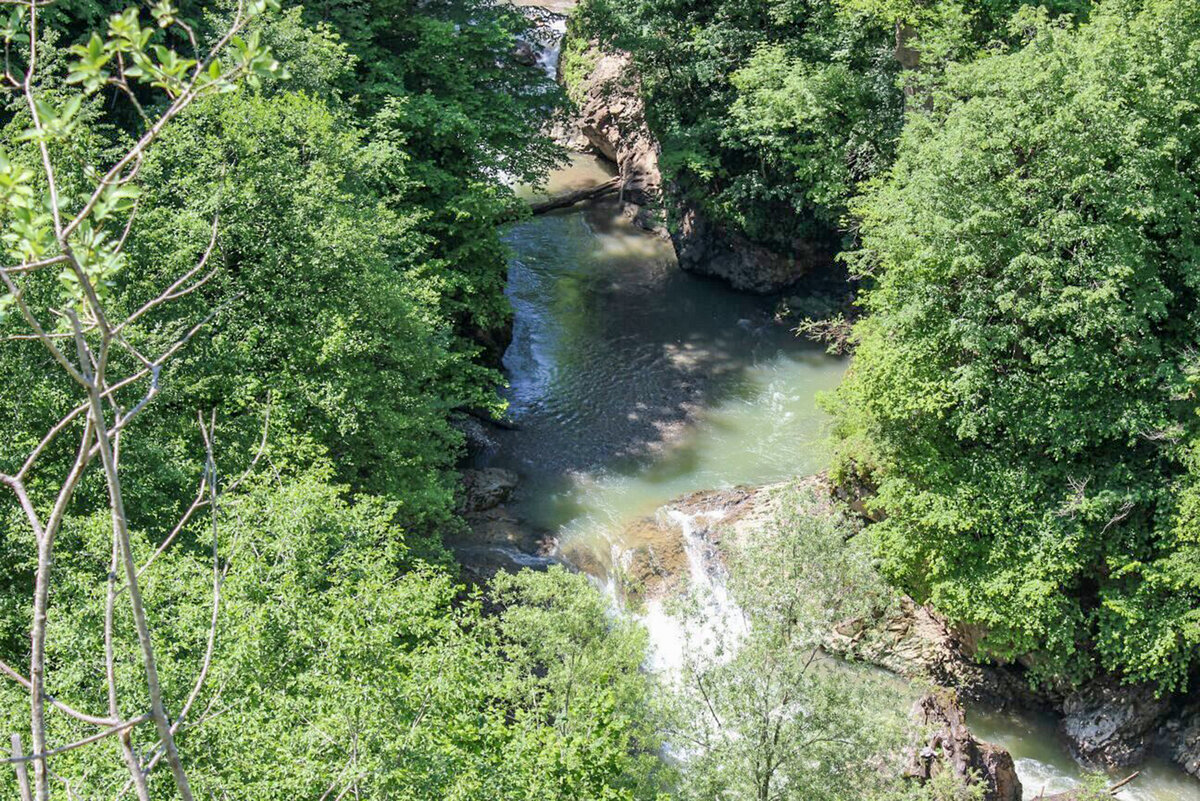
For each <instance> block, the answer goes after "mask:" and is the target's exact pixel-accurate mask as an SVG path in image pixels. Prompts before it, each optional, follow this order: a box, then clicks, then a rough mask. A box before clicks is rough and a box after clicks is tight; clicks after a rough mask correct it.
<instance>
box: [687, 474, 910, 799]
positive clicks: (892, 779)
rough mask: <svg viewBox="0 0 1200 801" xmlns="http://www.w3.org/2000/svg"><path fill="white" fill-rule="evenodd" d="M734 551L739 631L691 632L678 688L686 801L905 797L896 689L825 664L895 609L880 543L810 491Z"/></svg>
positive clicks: (785, 500)
mask: <svg viewBox="0 0 1200 801" xmlns="http://www.w3.org/2000/svg"><path fill="white" fill-rule="evenodd" d="M773 503H774V504H776V508H777V512H776V515H775V517H774V518H773V519H772V520H771V521H770V522H769V523H767V524H765V525H763V526H761V527H759V528H756V533H755V535H754V537H753V538H752V539H747V541H745V542H736V543H734V544H733V547H732V552H731V553H730V554H729V573H730V584H729V588H730V593H731V595H732V597H734V598H736V599H737V602H738V605H739V607H740V610H741V616H742V620H741V625H734V626H730V627H729V628H728V629H724V628H722V627H719V626H718V627H716V629H715V631H712V629H713V627H711V626H709V627H702V626H695V625H693V626H691V630H692V631H693V632H699V633H700V634H699V635H695V634H694V635H693V641H692V642H691V643H690V644H689V648H688V658H687V660H686V664H685V666H684V669H683V671H682V673H681V675H680V676H679V678H678V686H677V691H678V710H677V720H678V724H677V728H676V729H674V730H673V731H672V732H671V734H670V736H669V740H670V742H671V743H672V746H673V749H674V750H675V752H676V753H677V754H678V755H679V759H680V761H681V763H682V765H681V768H682V770H681V773H682V782H681V796H682V797H683V798H688V799H696V801H708V799H714V798H720V799H758V801H773V800H774V799H781V800H783V799H829V800H830V801H838V800H840V799H845V798H882V797H885V796H887V795H889V794H891V793H893V792H895V793H899V792H901V788H900V786H899V781H898V778H897V775H896V773H897V772H896V771H895V770H894V768H895V766H894V765H892V764H890V761H891V759H892V757H893V756H894V755H895V753H896V752H897V751H898V749H899V747H900V745H901V743H902V742H903V733H904V726H903V714H902V712H899V711H898V710H897V709H896V705H894V704H887V703H885V702H882V701H881V699H885V698H889V697H895V696H896V695H897V694H902V693H901V692H900V691H899V690H898V689H897V688H896V687H894V686H892V687H888V680H886V679H882V678H880V677H879V676H877V675H874V674H870V673H867V672H866V671H863V670H859V669H857V668H855V667H854V666H851V665H846V664H842V663H838V662H836V661H833V660H831V659H830V658H829V657H827V656H825V655H824V654H823V653H822V650H821V646H822V643H823V642H824V641H825V639H826V637H827V636H828V633H829V631H831V630H832V628H833V627H834V626H835V625H837V624H838V623H841V622H843V621H844V620H846V619H848V618H852V617H855V616H857V615H860V614H867V613H869V612H871V611H874V609H875V607H876V606H877V605H879V604H884V603H887V600H888V598H889V597H890V595H889V591H888V590H887V588H886V586H885V585H884V584H883V583H882V580H881V578H880V577H879V575H878V574H877V573H876V571H875V568H874V564H873V557H872V555H871V552H870V549H869V545H868V543H866V542H865V541H864V540H863V539H862V538H861V537H860V536H858V526H857V525H856V524H855V523H854V522H853V521H852V520H851V519H850V518H849V517H847V516H845V514H844V513H843V512H842V511H840V510H838V509H836V508H832V507H830V506H829V505H828V502H824V503H823V502H820V501H818V500H817V498H816V497H815V495H814V494H813V493H812V491H811V490H799V491H797V490H788V491H785V492H781V493H779V495H778V496H777V497H776V498H774V499H773Z"/></svg>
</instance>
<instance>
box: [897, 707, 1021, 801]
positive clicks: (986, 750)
mask: <svg viewBox="0 0 1200 801" xmlns="http://www.w3.org/2000/svg"><path fill="white" fill-rule="evenodd" d="M913 717H914V718H915V719H916V722H917V723H918V725H920V726H921V730H922V735H921V739H920V741H919V742H918V743H917V745H915V746H914V747H913V748H912V749H911V751H910V754H909V759H908V764H907V766H906V767H905V775H906V776H908V777H909V778H911V779H915V780H916V781H918V782H921V783H924V782H927V781H929V780H930V779H932V778H933V777H935V776H937V775H938V774H940V773H942V772H943V771H951V772H952V773H953V774H954V775H955V776H957V777H958V778H959V779H961V780H962V781H963V782H964V783H966V784H968V785H982V787H983V801H1021V796H1022V790H1021V780H1020V779H1018V778H1017V769H1016V766H1015V765H1014V763H1013V758H1012V755H1011V754H1009V753H1008V751H1006V750H1005V749H1003V748H1001V747H1000V746H998V745H993V744H991V743H985V742H981V741H980V740H977V739H976V738H975V735H973V734H972V733H971V730H970V729H969V728H967V723H966V716H965V714H964V713H963V709H962V706H961V705H960V704H959V703H958V699H957V698H956V697H955V696H954V694H953V693H952V692H949V691H946V690H939V691H935V692H932V693H930V694H928V695H926V696H924V697H923V698H921V699H920V700H919V701H917V703H916V704H915V705H914V707H913Z"/></svg>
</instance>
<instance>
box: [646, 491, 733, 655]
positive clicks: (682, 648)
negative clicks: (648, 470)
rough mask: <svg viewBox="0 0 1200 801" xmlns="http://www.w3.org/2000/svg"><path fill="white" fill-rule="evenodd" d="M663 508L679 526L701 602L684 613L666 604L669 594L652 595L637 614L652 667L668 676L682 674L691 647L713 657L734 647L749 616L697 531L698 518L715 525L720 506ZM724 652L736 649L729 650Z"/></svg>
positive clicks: (691, 595)
mask: <svg viewBox="0 0 1200 801" xmlns="http://www.w3.org/2000/svg"><path fill="white" fill-rule="evenodd" d="M660 514H662V515H663V516H665V517H666V518H667V520H668V522H669V523H670V524H672V525H674V526H677V527H678V528H679V531H680V533H681V535H682V537H683V547H684V553H685V554H686V555H687V567H688V576H687V578H688V583H687V590H686V592H687V596H688V599H689V600H690V601H691V602H692V603H694V604H697V605H698V607H699V608H698V609H697V610H696V612H695V613H694V614H691V615H688V616H682V615H679V614H677V613H673V612H672V611H671V610H670V609H669V608H668V607H669V604H670V599H664V598H652V599H650V600H649V601H647V602H646V604H645V610H644V611H643V612H641V613H640V614H638V615H637V617H638V619H640V620H641V621H642V624H643V625H644V626H645V627H646V629H647V630H648V631H649V633H650V643H651V648H652V651H651V654H650V664H649V668H650V669H651V670H653V671H654V672H656V673H663V674H666V675H667V676H671V675H672V674H678V672H679V671H680V669H681V668H682V667H683V665H684V660H685V659H686V658H687V656H688V653H689V651H692V650H696V649H698V650H699V651H701V653H702V655H703V656H706V657H712V656H714V655H715V654H716V652H717V650H718V647H719V646H724V647H725V648H726V649H728V648H730V647H731V646H732V647H736V645H737V641H738V639H739V638H740V637H741V635H742V634H743V633H744V631H745V626H746V623H745V618H744V617H743V616H742V611H741V609H739V608H738V605H737V603H736V602H734V600H733V598H732V597H731V596H730V594H729V589H728V587H727V586H726V583H725V567H724V565H723V564H722V563H721V561H720V560H719V559H717V558H715V549H714V548H713V546H712V544H711V543H709V542H708V541H707V540H705V539H704V538H703V537H702V536H701V535H700V534H699V533H698V532H699V530H700V526H698V525H697V523H698V522H699V521H701V520H703V521H704V522H705V523H706V524H708V525H711V524H712V523H715V522H717V521H719V520H720V519H721V518H722V517H723V515H722V513H721V512H697V513H693V514H687V513H685V512H681V511H679V510H676V509H664V510H661V511H660ZM726 653H732V651H729V650H727V651H726Z"/></svg>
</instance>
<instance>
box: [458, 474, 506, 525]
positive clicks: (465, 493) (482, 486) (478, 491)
mask: <svg viewBox="0 0 1200 801" xmlns="http://www.w3.org/2000/svg"><path fill="white" fill-rule="evenodd" d="M517 481H518V479H517V474H516V473H514V472H512V471H511V470H502V469H500V468H498V467H489V468H487V469H485V470H464V471H463V473H462V500H461V501H460V502H459V511H460V512H461V513H462V514H464V515H470V514H472V513H477V512H484V511H487V510H489V509H494V508H495V507H497V506H499V505H500V504H502V503H504V502H505V501H507V500H508V499H509V498H510V497H512V493H513V490H515V489H516V488H517Z"/></svg>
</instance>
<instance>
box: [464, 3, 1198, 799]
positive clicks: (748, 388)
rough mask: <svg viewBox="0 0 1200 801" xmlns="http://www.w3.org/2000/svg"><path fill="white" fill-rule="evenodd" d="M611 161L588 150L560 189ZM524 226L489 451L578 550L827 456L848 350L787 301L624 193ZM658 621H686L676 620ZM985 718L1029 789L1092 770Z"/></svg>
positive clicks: (1154, 793)
mask: <svg viewBox="0 0 1200 801" xmlns="http://www.w3.org/2000/svg"><path fill="white" fill-rule="evenodd" d="M519 4H521V5H526V4H528V5H533V3H532V2H521V3H519ZM572 4H573V0H562V1H561V2H558V3H557V5H556V6H555V7H554V9H553V10H554V11H556V12H565V11H567V10H569V8H570V6H571V5H572ZM554 50H555V52H557V44H556V43H555V45H554ZM547 66H549V65H547ZM611 175H612V173H611V170H610V168H609V167H608V166H606V165H605V164H603V163H602V162H601V161H599V160H598V159H595V158H593V157H589V156H575V157H573V158H572V161H571V164H570V165H569V166H568V167H566V168H565V169H563V170H560V171H558V172H557V173H555V174H554V175H553V176H552V177H551V180H550V183H549V185H548V186H547V187H546V188H545V190H544V191H545V192H546V193H547V194H557V193H558V192H562V191H566V190H568V189H574V188H580V187H583V186H588V185H594V184H597V183H600V182H603V181H605V180H607V179H608V178H609V177H610V176H611ZM506 240H507V243H508V245H509V247H510V248H511V250H512V258H511V260H510V264H509V282H508V295H509V298H510V300H511V302H512V306H513V310H514V320H513V341H512V344H511V346H510V347H509V349H508V351H507V353H506V354H505V357H504V366H505V369H506V372H507V375H508V379H509V383H510V385H509V387H508V389H507V391H506V398H507V400H508V402H509V417H510V419H511V420H512V421H513V422H514V423H515V424H516V429H514V430H511V431H500V432H497V436H496V442H497V445H496V447H495V449H494V450H492V451H490V452H488V453H484V454H481V455H480V456H479V457H478V459H477V461H478V465H477V466H480V467H487V466H493V467H505V468H508V469H511V470H514V471H516V472H517V473H518V474H519V475H520V477H521V484H520V486H519V488H518V490H517V495H516V497H515V499H514V502H513V507H514V510H515V511H517V512H518V513H519V514H520V516H521V517H522V518H523V519H524V520H525V521H526V522H527V523H529V524H531V525H532V526H534V527H536V528H539V529H541V530H543V531H546V532H550V533H551V534H552V535H553V537H554V539H555V540H556V541H557V543H558V545H557V555H558V557H559V558H560V559H562V560H564V561H567V562H569V563H574V564H577V565H587V568H588V570H589V571H590V572H591V573H592V574H593V575H594V577H595V578H596V579H597V581H598V582H600V583H601V584H611V583H612V577H611V576H610V575H607V573H608V572H609V571H611V570H612V569H613V565H612V562H613V555H614V554H617V553H620V552H623V551H626V550H628V549H630V548H632V547H636V546H637V545H638V543H637V542H633V541H628V538H629V537H631V536H636V533H632V534H631V529H629V528H628V527H627V524H628V523H629V522H630V521H632V520H634V519H636V518H638V517H642V516H644V515H647V514H651V513H653V512H654V511H655V510H656V509H657V508H659V507H660V506H662V505H663V504H665V503H667V502H668V501H670V500H671V499H673V498H677V497H679V496H680V495H682V494H684V493H687V492H691V491H694V490H702V489H718V488H726V487H732V486H736V485H741V484H749V485H760V484H766V483H771V482H775V481H780V480H784V479H788V478H791V477H795V476H802V475H808V474H811V473H813V472H816V471H818V470H820V469H822V468H823V467H824V466H825V465H826V463H827V459H828V453H827V440H828V434H829V429H828V427H829V421H828V418H827V417H826V416H825V415H824V414H823V413H822V412H821V410H820V408H819V405H818V401H817V398H818V395H819V394H820V393H822V392H825V391H828V390H831V389H832V388H834V387H835V386H836V385H837V384H838V382H839V381H840V379H841V377H842V375H843V373H844V372H845V369H846V366H847V362H846V361H845V360H843V359H839V358H835V357H832V356H829V355H827V354H826V353H825V352H824V350H823V349H822V348H821V347H818V346H814V345H813V344H811V343H808V342H806V341H804V340H802V339H800V338H797V337H796V336H795V335H794V334H793V333H792V331H791V330H789V327H788V326H787V325H786V324H784V323H782V322H779V321H777V320H776V319H775V311H776V306H777V303H778V299H773V298H763V297H755V296H750V295H745V294H740V293H737V292H734V291H732V290H730V289H729V288H727V287H726V286H725V285H724V284H722V283H719V282H717V281H715V280H712V279H707V278H701V277H697V276H693V275H690V274H688V273H684V272H683V271H681V270H679V269H678V267H677V266H676V264H675V260H674V253H673V250H672V248H671V246H670V244H669V243H668V242H666V241H664V240H662V239H660V238H658V237H655V236H653V235H652V234H649V233H647V232H645V231H642V230H640V229H638V228H636V227H634V226H633V225H632V224H630V223H629V222H628V221H627V220H625V219H624V218H623V217H622V215H621V214H620V208H619V204H618V203H616V202H615V201H612V202H602V203H598V204H593V205H590V206H587V207H582V208H578V209H575V210H571V211H565V212H557V213H552V214H548V215H545V216H540V217H536V218H533V219H530V220H527V221H523V222H520V223H517V224H514V225H512V226H511V227H510V228H509V230H508V232H507V234H506ZM837 289H838V288H837V287H833V288H832V290H831V288H830V287H828V286H823V285H821V284H820V283H819V282H817V283H815V284H814V285H813V286H810V287H806V288H805V287H802V288H801V289H800V290H799V291H801V292H804V291H809V292H814V291H815V292H824V291H837ZM636 530H637V528H636V527H634V528H633V529H632V531H634V532H636ZM660 622H661V621H660ZM651 635H652V640H653V639H655V638H660V639H663V638H665V637H667V636H669V635H668V634H664V633H663V630H662V626H661V625H654V626H651ZM654 646H657V647H658V648H660V649H664V650H665V649H666V648H668V647H669V644H668V643H666V642H657V643H655V642H652V647H654ZM971 723H972V725H973V728H974V730H975V731H976V733H977V734H978V735H979V736H980V737H981V738H983V739H986V740H990V741H992V742H996V743H998V744H1000V745H1002V746H1004V747H1005V748H1008V749H1009V750H1010V751H1011V752H1012V754H1013V756H1014V758H1015V759H1016V762H1017V769H1018V772H1019V774H1020V776H1021V779H1022V783H1023V784H1024V786H1025V791H1026V798H1034V797H1035V796H1036V795H1037V794H1039V793H1040V792H1042V791H1043V790H1044V791H1045V792H1047V793H1052V792H1058V791H1061V790H1065V789H1068V788H1069V787H1071V786H1073V785H1074V784H1075V783H1077V781H1078V779H1079V778H1080V775H1081V771H1080V769H1079V767H1078V766H1077V765H1076V764H1075V762H1074V761H1073V760H1072V759H1071V757H1070V755H1069V754H1068V752H1067V751H1066V748H1065V746H1064V745H1063V744H1062V742H1061V741H1060V740H1059V739H1058V737H1057V735H1056V733H1055V728H1054V723H1053V721H1051V720H1047V719H1042V718H1037V717H1033V716H1028V715H1017V714H996V713H991V712H988V711H985V710H978V709H976V710H971ZM1142 770H1143V773H1142V775H1141V776H1140V777H1139V778H1138V779H1137V781H1136V782H1134V783H1133V784H1132V785H1131V786H1130V787H1129V788H1127V789H1126V790H1125V791H1123V792H1122V793H1121V794H1120V795H1119V796H1118V798H1120V799H1124V800H1125V801H1200V782H1197V781H1195V780H1194V779H1192V778H1190V777H1188V776H1187V775H1185V774H1184V773H1183V772H1182V771H1180V770H1178V769H1176V768H1175V767H1173V766H1171V765H1169V764H1166V763H1164V762H1161V761H1157V760H1154V761H1151V762H1150V763H1149V764H1147V765H1145V766H1143V768H1142Z"/></svg>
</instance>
